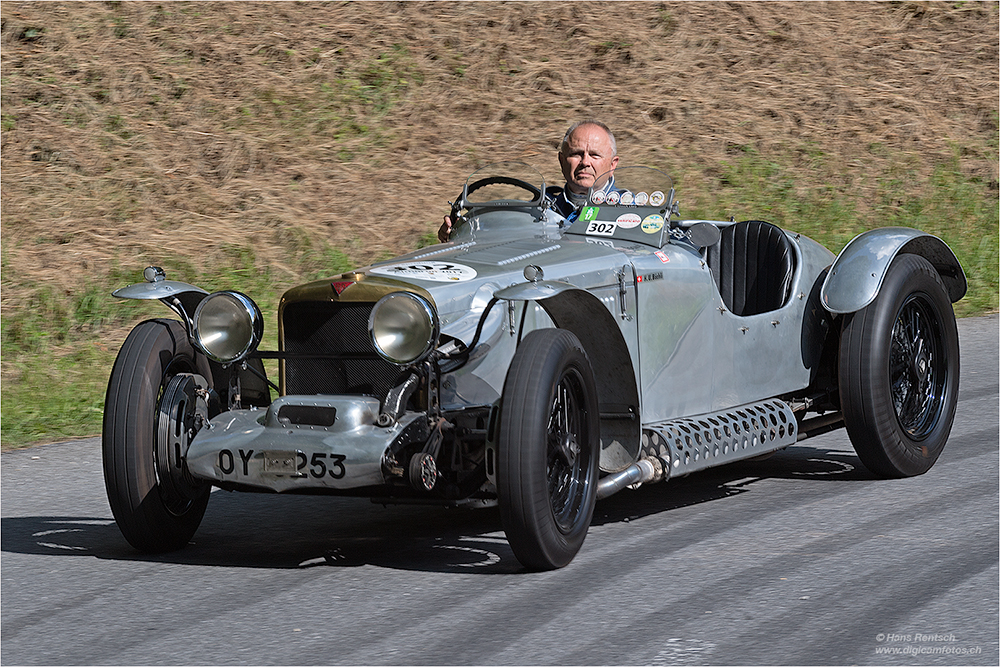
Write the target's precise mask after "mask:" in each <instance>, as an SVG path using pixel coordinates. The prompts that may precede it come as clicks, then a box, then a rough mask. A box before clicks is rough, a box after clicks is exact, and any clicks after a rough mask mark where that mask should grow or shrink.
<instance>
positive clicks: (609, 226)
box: [587, 220, 617, 236]
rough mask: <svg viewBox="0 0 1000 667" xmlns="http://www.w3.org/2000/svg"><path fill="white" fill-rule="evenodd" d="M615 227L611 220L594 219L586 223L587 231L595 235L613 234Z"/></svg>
mask: <svg viewBox="0 0 1000 667" xmlns="http://www.w3.org/2000/svg"><path fill="white" fill-rule="evenodd" d="M615 227H617V225H616V224H615V223H613V222H597V221H596V220H595V221H593V222H591V223H590V224H589V225H587V233H588V234H593V235H596V236H614V235H615Z"/></svg>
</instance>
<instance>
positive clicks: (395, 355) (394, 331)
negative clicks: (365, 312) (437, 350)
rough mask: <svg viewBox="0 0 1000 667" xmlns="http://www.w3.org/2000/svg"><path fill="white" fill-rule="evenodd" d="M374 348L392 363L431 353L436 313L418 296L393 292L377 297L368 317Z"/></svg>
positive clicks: (412, 360) (435, 339)
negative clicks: (376, 301)
mask: <svg viewBox="0 0 1000 667" xmlns="http://www.w3.org/2000/svg"><path fill="white" fill-rule="evenodd" d="M368 330H369V331H370V332H371V336H372V343H373V344H374V345H375V351H376V352H378V353H379V354H380V355H381V356H382V357H383V358H384V359H386V360H387V361H391V362H392V363H394V364H400V365H404V364H411V363H413V362H415V361H420V360H422V359H424V358H426V357H427V355H428V354H430V352H431V350H433V349H434V345H435V344H436V343H437V337H438V333H439V325H438V317H437V313H436V312H435V311H434V307H433V306H432V305H431V304H430V303H428V302H427V300H426V299H424V298H423V297H421V296H418V295H416V294H412V293H410V292H393V293H392V294H387V295H386V296H384V297H382V298H381V299H379V300H378V303H376V304H375V307H374V308H372V313H371V315H370V316H369V317H368Z"/></svg>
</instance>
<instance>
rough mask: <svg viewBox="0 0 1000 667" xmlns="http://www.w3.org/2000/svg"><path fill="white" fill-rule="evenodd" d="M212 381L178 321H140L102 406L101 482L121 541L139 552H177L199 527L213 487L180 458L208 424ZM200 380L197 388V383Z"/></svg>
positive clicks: (113, 373) (120, 356)
mask: <svg viewBox="0 0 1000 667" xmlns="http://www.w3.org/2000/svg"><path fill="white" fill-rule="evenodd" d="M202 375H204V377H210V372H209V370H208V363H207V361H206V360H205V359H204V357H201V358H199V357H198V356H196V354H195V352H194V350H193V349H192V348H191V344H190V342H189V341H188V338H187V334H186V332H185V330H184V327H183V326H182V325H181V323H180V322H175V321H173V320H149V321H146V322H142V323H141V324H139V325H138V326H136V327H135V329H133V330H132V332H131V333H130V334H129V335H128V338H126V339H125V343H124V344H122V349H121V351H119V353H118V358H117V359H116V360H115V365H114V368H113V369H112V371H111V378H110V379H109V381H108V393H107V397H106V398H105V403H104V429H103V437H102V448H103V454H104V482H105V486H106V487H107V492H108V501H109V503H110V504H111V512H112V514H113V515H114V517H115V521H116V522H117V524H118V528H119V529H120V530H121V532H122V535H124V536H125V539H126V540H127V541H128V542H129V544H131V545H132V546H133V547H135V548H136V549H138V550H139V551H144V552H149V553H157V552H164V551H172V550H175V549H180V548H181V547H183V546H185V545H186V544H187V543H188V540H190V539H191V536H192V535H194V532H195V530H197V529H198V525H199V524H200V523H201V519H202V516H203V515H204V514H205V507H206V506H207V505H208V496H209V493H210V491H211V485H209V484H207V483H205V482H201V481H198V480H195V479H193V478H192V477H191V476H190V475H189V474H188V472H187V468H186V467H185V465H184V460H183V457H184V455H185V454H186V453H187V452H186V450H187V445H188V443H189V441H190V438H191V437H192V436H193V434H194V433H195V432H196V431H197V429H198V428H199V427H200V425H201V424H202V423H204V420H205V419H207V417H208V411H207V405H205V404H204V399H203V398H202V397H200V396H199V395H198V392H197V386H198V384H201V385H202V388H204V385H207V381H206V380H205V379H204V377H202ZM196 378H197V382H196V380H195V379H196Z"/></svg>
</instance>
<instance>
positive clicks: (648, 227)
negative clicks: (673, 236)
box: [642, 213, 663, 234]
mask: <svg viewBox="0 0 1000 667" xmlns="http://www.w3.org/2000/svg"><path fill="white" fill-rule="evenodd" d="M661 229H663V216H662V215H660V214H659V213H654V214H653V215H647V216H646V217H645V218H644V219H643V221H642V231H644V232H646V233H647V234H655V233H656V232H658V231H660V230H661Z"/></svg>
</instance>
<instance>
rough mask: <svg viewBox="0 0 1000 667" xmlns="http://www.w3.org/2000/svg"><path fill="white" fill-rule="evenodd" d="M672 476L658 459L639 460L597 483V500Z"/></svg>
mask: <svg viewBox="0 0 1000 667" xmlns="http://www.w3.org/2000/svg"><path fill="white" fill-rule="evenodd" d="M669 476H670V470H669V469H668V468H666V467H664V465H663V461H661V460H660V459H658V458H652V459H639V460H638V461H636V462H635V463H633V464H632V465H630V466H629V467H628V468H625V470H622V471H621V472H616V473H614V474H613V475H608V476H607V477H605V478H604V479H602V480H601V481H600V482H598V483H597V499H598V500H601V499H602V498H607V497H608V496H610V495H613V494H615V493H618V492H619V491H621V490H622V489H624V488H625V487H626V486H631V485H633V484H645V483H647V482H659V481H660V480H663V479H667V478H668V477H669Z"/></svg>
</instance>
